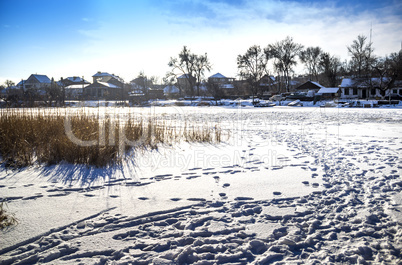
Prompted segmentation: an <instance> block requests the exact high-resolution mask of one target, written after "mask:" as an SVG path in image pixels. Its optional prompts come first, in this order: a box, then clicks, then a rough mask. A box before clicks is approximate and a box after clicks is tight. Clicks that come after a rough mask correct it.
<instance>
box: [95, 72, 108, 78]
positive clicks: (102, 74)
mask: <svg viewBox="0 0 402 265" xmlns="http://www.w3.org/2000/svg"><path fill="white" fill-rule="evenodd" d="M102 76H113V75H112V74H109V73H106V72H97V73H96V74H94V75H93V76H92V77H102Z"/></svg>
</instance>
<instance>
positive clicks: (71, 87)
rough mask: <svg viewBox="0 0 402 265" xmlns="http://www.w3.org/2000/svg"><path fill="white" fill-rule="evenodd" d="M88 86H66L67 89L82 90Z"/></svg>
mask: <svg viewBox="0 0 402 265" xmlns="http://www.w3.org/2000/svg"><path fill="white" fill-rule="evenodd" d="M87 86H89V84H79V85H69V86H66V87H65V89H80V88H83V87H84V88H85V87H87Z"/></svg>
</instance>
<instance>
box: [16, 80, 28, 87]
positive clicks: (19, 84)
mask: <svg viewBox="0 0 402 265" xmlns="http://www.w3.org/2000/svg"><path fill="white" fill-rule="evenodd" d="M26 81H27V80H21V81H19V82H18V84H17V86H22V84H23V83H24V84H25V82H26Z"/></svg>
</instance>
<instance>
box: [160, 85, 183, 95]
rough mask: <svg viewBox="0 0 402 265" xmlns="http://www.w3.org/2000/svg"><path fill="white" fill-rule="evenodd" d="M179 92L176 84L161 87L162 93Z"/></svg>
mask: <svg viewBox="0 0 402 265" xmlns="http://www.w3.org/2000/svg"><path fill="white" fill-rule="evenodd" d="M179 92H180V90H179V89H178V88H177V87H176V86H166V87H165V88H164V89H163V93H165V94H177V93H179Z"/></svg>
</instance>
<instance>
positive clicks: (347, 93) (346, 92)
mask: <svg viewBox="0 0 402 265" xmlns="http://www.w3.org/2000/svg"><path fill="white" fill-rule="evenodd" d="M348 95H349V88H345V96H348Z"/></svg>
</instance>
